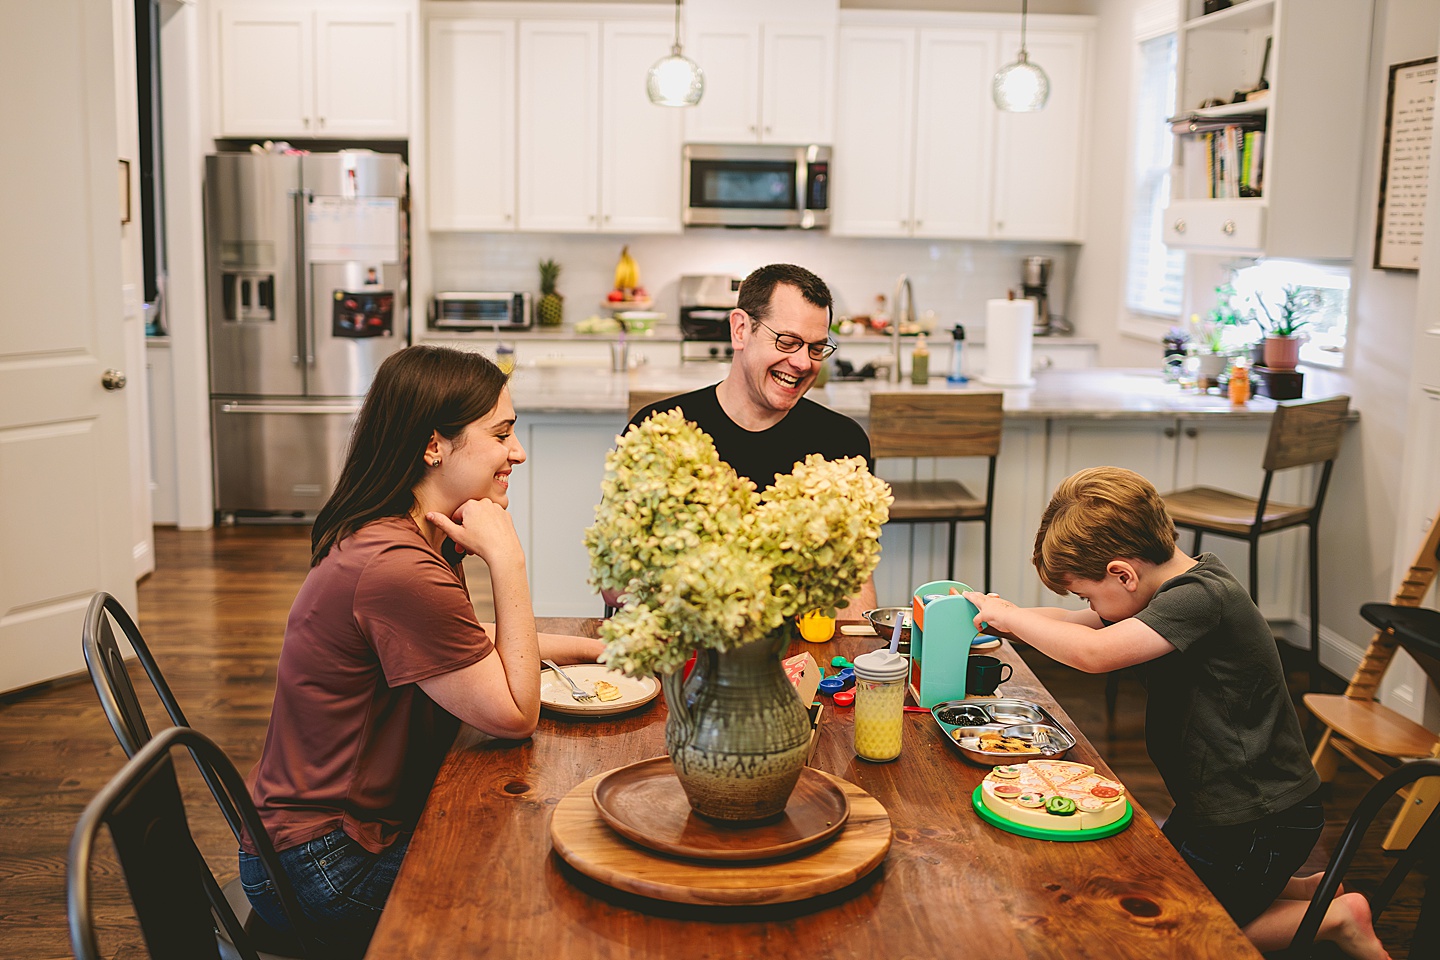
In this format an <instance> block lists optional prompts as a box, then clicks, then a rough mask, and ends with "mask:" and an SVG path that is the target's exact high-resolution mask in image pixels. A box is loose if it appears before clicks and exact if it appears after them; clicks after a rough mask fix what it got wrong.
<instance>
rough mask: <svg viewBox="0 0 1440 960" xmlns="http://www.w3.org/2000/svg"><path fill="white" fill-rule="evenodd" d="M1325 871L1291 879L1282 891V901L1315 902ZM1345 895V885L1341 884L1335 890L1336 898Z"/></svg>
mask: <svg viewBox="0 0 1440 960" xmlns="http://www.w3.org/2000/svg"><path fill="white" fill-rule="evenodd" d="M1324 877H1325V871H1323V870H1322V871H1320V872H1319V873H1312V874H1310V876H1308V877H1291V878H1290V882H1289V883H1287V884H1285V889H1284V890H1281V891H1280V899H1282V900H1313V899H1315V891H1316V890H1318V889H1320V881H1321V880H1322V879H1324ZM1344 893H1345V884H1343V883H1342V884H1340V886H1339V887H1337V888H1336V890H1335V896H1337V897H1339V896H1342V895H1343V894H1344Z"/></svg>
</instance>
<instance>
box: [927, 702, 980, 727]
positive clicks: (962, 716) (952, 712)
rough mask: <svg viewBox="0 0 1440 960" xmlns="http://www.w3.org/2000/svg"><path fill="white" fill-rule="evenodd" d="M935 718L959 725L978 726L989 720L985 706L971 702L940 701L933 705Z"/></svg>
mask: <svg viewBox="0 0 1440 960" xmlns="http://www.w3.org/2000/svg"><path fill="white" fill-rule="evenodd" d="M935 719H936V720H939V721H940V722H941V723H951V724H954V725H956V726H960V727H978V726H981V725H983V724H987V723H989V722H990V715H989V714H988V713H986V712H985V708H984V707H981V706H976V705H973V704H955V703H941V704H937V705H936V707H935Z"/></svg>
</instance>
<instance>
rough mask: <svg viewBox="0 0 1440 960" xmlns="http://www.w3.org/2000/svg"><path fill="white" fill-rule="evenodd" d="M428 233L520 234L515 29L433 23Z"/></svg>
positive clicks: (492, 23) (500, 23)
mask: <svg viewBox="0 0 1440 960" xmlns="http://www.w3.org/2000/svg"><path fill="white" fill-rule="evenodd" d="M426 64H427V72H428V74H429V82H430V97H429V100H430V122H429V124H428V133H429V137H430V191H429V192H430V229H432V230H491V231H494V230H514V229H515V23H514V21H513V20H431V21H430V53H429V56H428V58H427V60H426Z"/></svg>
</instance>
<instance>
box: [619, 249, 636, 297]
mask: <svg viewBox="0 0 1440 960" xmlns="http://www.w3.org/2000/svg"><path fill="white" fill-rule="evenodd" d="M638 286H640V267H639V265H638V264H636V262H635V258H634V257H632V256H630V248H629V247H621V248H620V262H619V263H617V264H615V289H616V290H627V291H628V290H633V289H635V288H636V287H638Z"/></svg>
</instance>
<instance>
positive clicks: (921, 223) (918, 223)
mask: <svg viewBox="0 0 1440 960" xmlns="http://www.w3.org/2000/svg"><path fill="white" fill-rule="evenodd" d="M924 225H925V221H924V220H916V221H915V229H917V230H918V229H920V228H921V227H923V226H924Z"/></svg>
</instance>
